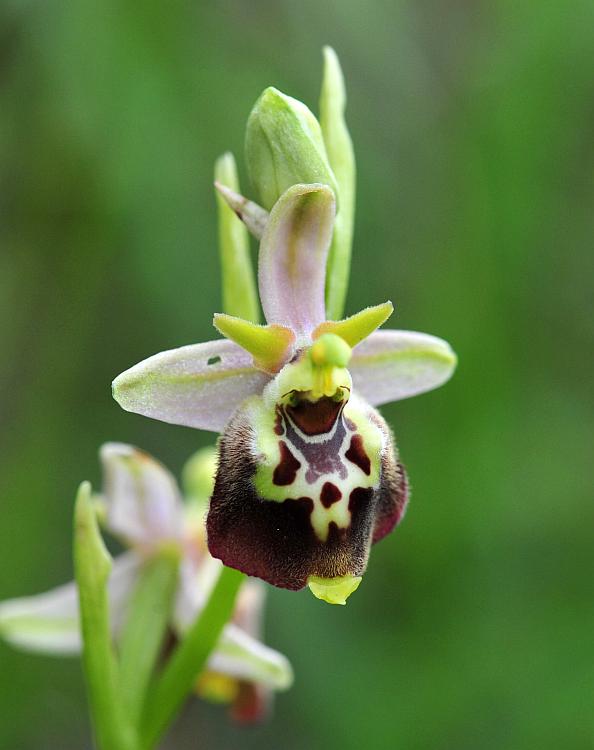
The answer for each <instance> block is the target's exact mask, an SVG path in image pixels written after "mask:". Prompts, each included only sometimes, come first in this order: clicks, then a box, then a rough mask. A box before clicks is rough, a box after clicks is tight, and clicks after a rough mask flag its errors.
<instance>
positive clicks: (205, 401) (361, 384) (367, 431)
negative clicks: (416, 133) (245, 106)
mask: <svg viewBox="0 0 594 750" xmlns="http://www.w3.org/2000/svg"><path fill="white" fill-rule="evenodd" d="M321 109H322V127H320V124H319V123H318V121H317V120H316V118H315V117H314V115H313V114H312V113H311V112H310V111H309V110H308V109H307V107H305V105H304V104H302V103H301V102H297V101H296V100H294V99H291V98H290V97H286V96H285V95H284V94H281V92H278V91H277V90H276V89H267V90H266V91H265V92H264V94H262V96H261V98H260V99H259V101H258V103H257V104H256V106H255V108H254V110H253V112H252V114H251V116H250V120H249V121H248V131H247V140H246V146H247V157H248V164H249V167H250V172H251V175H252V180H253V182H254V183H255V185H256V189H257V191H258V193H259V195H260V196H261V200H262V202H263V204H264V205H263V206H262V205H259V204H258V203H257V202H255V201H252V200H249V199H248V198H246V197H244V196H242V195H241V194H240V193H239V192H238V190H237V185H236V179H235V178H234V179H232V180H230V181H227V182H226V183H225V181H224V180H219V181H218V182H217V183H216V187H217V189H218V191H219V194H220V196H222V199H224V200H225V201H226V202H227V204H228V206H229V207H230V208H231V209H232V210H233V211H234V213H235V214H236V216H237V217H239V219H241V220H242V221H243V222H244V224H245V226H246V227H247V228H248V229H249V231H250V232H251V233H252V234H253V235H254V236H255V237H256V238H257V239H258V240H259V242H260V246H259V260H258V287H259V297H260V302H261V305H262V309H263V312H264V316H265V318H266V325H258V324H257V322H255V315H256V314H255V313H254V314H252V315H251V319H248V316H247V315H243V317H242V316H240V315H231V314H215V316H214V326H215V328H216V329H217V330H218V331H219V333H221V334H222V335H223V336H224V338H222V339H219V340H215V341H210V342H206V343H200V344H193V345H189V346H182V347H180V348H177V349H172V350H170V351H165V352H162V353H160V354H156V355H154V356H152V357H149V358H148V359H146V360H144V361H143V362H141V363H140V364H137V365H136V366H134V367H132V368H131V369H129V370H127V371H126V372H124V373H122V374H121V375H119V376H118V377H117V378H116V379H115V381H114V383H113V393H114V397H115V399H116V400H117V401H118V403H119V404H120V405H121V406H122V407H123V408H124V409H126V410H128V411H132V412H136V413H138V414H142V415H145V416H148V417H152V418H155V419H160V420H162V421H165V422H170V423H172V424H178V425H185V426H188V427H193V428H198V429H203V430H212V431H215V432H220V433H221V435H222V436H221V439H220V441H219V455H218V470H217V474H216V481H215V486H214V492H213V494H212V498H211V501H210V508H209V512H208V519H207V530H208V546H209V549H210V552H211V554H212V555H213V557H216V558H218V559H220V560H222V562H223V563H224V564H225V565H227V566H229V567H232V568H236V569H237V570H240V571H242V572H244V573H247V574H248V575H250V576H256V577H259V578H262V579H263V580H265V581H268V582H269V583H271V584H273V585H275V586H279V587H283V588H287V589H293V590H297V589H301V588H303V587H304V586H306V585H309V587H310V589H311V591H312V592H313V593H314V594H315V595H316V596H317V597H318V598H321V599H323V600H325V601H328V602H330V603H335V604H344V603H345V600H346V598H347V597H348V596H349V595H350V593H352V591H354V590H355V589H356V588H357V586H358V585H359V583H360V581H361V576H362V575H363V573H364V571H365V569H366V567H367V562H368V558H369V553H370V548H371V545H372V544H373V543H375V542H378V541H379V540H380V539H382V538H383V537H384V536H386V535H387V534H388V533H389V532H391V531H392V530H393V529H394V528H395V526H396V525H397V524H398V523H399V522H400V520H401V519H402V517H403V515H404V512H405V509H406V506H407V503H408V496H409V489H408V480H407V475H406V472H405V469H404V467H403V465H402V462H401V461H400V456H399V452H398V449H397V446H396V442H395V440H394V438H393V435H392V432H391V430H390V428H389V427H388V425H387V424H386V422H385V421H384V419H383V418H382V416H381V415H380V413H379V412H378V411H377V409H376V408H375V407H377V406H380V405H382V404H386V403H389V402H391V401H397V400H399V399H404V398H408V397H410V396H415V395H417V394H420V393H423V392H425V391H429V390H431V389H433V388H436V387H438V386H440V385H441V384H442V383H444V382H445V381H446V380H448V378H449V377H450V376H451V374H452V372H453V370H454V368H455V364H456V357H455V354H454V353H453V351H452V349H451V348H450V346H449V345H448V344H447V343H446V342H445V341H443V340H442V339H439V338H436V337H435V336H431V335H428V334H425V333H417V332H414V331H400V330H381V331H378V330H377V329H378V328H379V327H380V326H381V325H382V324H383V323H384V322H385V321H386V320H387V319H388V317H389V316H390V315H391V313H392V310H393V306H392V303H391V302H384V303H382V304H379V305H376V306H374V307H368V308H366V309H364V310H362V311H361V312H358V313H356V314H355V315H352V316H350V317H347V318H344V319H333V318H340V313H339V312H338V311H339V310H341V308H342V298H343V293H342V287H343V285H344V280H345V268H347V269H348V258H349V253H350V239H351V235H352V211H353V210H354V199H353V190H354V162H353V160H352V152H351V151H349V144H350V140H349V139H348V133H347V132H346V130H345V126H344V122H343V120H342V111H343V109H344V87H343V83H342V76H341V74H340V68H339V67H338V62H337V59H336V57H335V55H334V53H332V52H331V51H330V52H328V50H326V73H325V81H324V86H323V94H322V102H321ZM231 183H233V184H231ZM268 209H269V210H268ZM232 219H233V220H234V221H237V219H236V218H235V217H232ZM234 226H235V225H234ZM228 239H230V235H229V237H228ZM241 253H242V254H241V267H242V268H245V264H244V261H245V258H246V256H245V250H244V249H242V250H241ZM223 263H224V270H225V263H227V266H226V271H227V278H235V280H236V281H237V284H236V289H237V288H240V287H241V284H242V283H244V288H245V289H246V290H247V289H249V288H250V284H249V278H248V277H247V276H244V275H242V274H244V271H239V270H238V271H237V272H236V275H235V277H234V276H233V274H234V271H233V268H232V267H231V266H230V264H229V262H228V261H225V259H224V258H223ZM238 268H239V266H238ZM247 296H248V294H247V292H246V294H245V295H244V297H245V298H246V299H247ZM226 309H227V312H229V309H228V307H227V308H226ZM250 309H251V307H250Z"/></svg>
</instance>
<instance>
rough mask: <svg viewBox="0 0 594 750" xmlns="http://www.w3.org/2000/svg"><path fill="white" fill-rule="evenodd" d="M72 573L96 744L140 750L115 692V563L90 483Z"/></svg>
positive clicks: (77, 523) (77, 521)
mask: <svg viewBox="0 0 594 750" xmlns="http://www.w3.org/2000/svg"><path fill="white" fill-rule="evenodd" d="M74 569H75V574H76V582H77V585H78V595H79V605H80V619H81V630H82V639H83V653H82V660H83V668H84V673H85V678H86V683H87V694H88V700H89V708H90V712H91V718H92V722H93V728H94V733H95V739H96V744H97V746H98V747H99V748H100V750H137V748H138V742H137V738H136V735H135V732H134V729H133V727H132V725H131V724H130V723H129V722H128V721H126V719H125V716H124V713H123V710H122V704H121V701H120V700H119V695H118V691H117V687H118V664H117V661H116V658H115V654H114V652H113V648H112V643H111V635H110V629H109V602H108V597H107V581H108V579H109V574H110V572H111V557H110V555H109V552H108V551H107V550H106V548H105V545H104V544H103V539H102V538H101V534H100V532H99V527H98V525H97V518H96V516H95V511H94V509H93V505H92V500H91V486H90V484H89V483H88V482H83V483H82V484H81V486H80V488H79V491H78V495H77V498H76V505H75V509H74Z"/></svg>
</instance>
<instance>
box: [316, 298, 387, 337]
mask: <svg viewBox="0 0 594 750" xmlns="http://www.w3.org/2000/svg"><path fill="white" fill-rule="evenodd" d="M393 310H394V305H393V304H392V303H391V302H384V303H383V304H381V305H375V306H374V307H366V308H365V310H361V312H358V313H355V315H351V316H350V318H345V319H344V320H337V321H334V320H328V321H326V322H325V323H322V324H321V325H319V326H318V327H317V328H316V330H315V331H314V333H313V338H314V339H317V338H318V337H319V336H323V335H324V334H325V333H335V334H336V335H337V336H340V338H341V339H344V341H346V342H347V344H348V345H349V346H357V344H360V343H361V341H363V340H364V339H366V338H367V337H368V336H370V335H371V334H372V333H373V332H374V331H375V329H376V328H379V326H381V325H382V323H385V322H386V320H388V318H389V317H390V315H391V314H392V312H393Z"/></svg>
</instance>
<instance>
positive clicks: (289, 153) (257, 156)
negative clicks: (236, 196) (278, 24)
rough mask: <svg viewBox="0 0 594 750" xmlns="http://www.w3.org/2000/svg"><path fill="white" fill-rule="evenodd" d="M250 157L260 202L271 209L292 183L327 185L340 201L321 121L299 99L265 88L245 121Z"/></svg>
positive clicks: (248, 162)
mask: <svg viewBox="0 0 594 750" xmlns="http://www.w3.org/2000/svg"><path fill="white" fill-rule="evenodd" d="M245 149H246V160H247V165H248V170H249V173H250V177H251V180H252V183H253V185H254V188H255V190H256V192H257V194H258V199H259V202H260V203H261V204H262V205H263V206H264V208H266V209H271V208H272V206H273V205H274V204H275V203H276V201H277V200H278V198H279V197H280V196H281V195H282V193H284V192H285V190H287V189H288V188H290V187H291V186H292V185H297V184H299V183H302V184H310V183H322V184H324V185H328V186H329V187H330V188H331V189H332V190H333V192H334V195H335V196H336V199H337V201H338V185H337V182H336V177H335V176H334V172H333V171H332V169H331V167H330V164H329V162H328V155H327V154H326V147H325V146H324V140H323V138H322V131H321V129H320V124H319V122H318V121H317V120H316V118H315V116H314V115H313V114H312V113H311V112H310V110H309V109H308V108H307V107H306V106H305V104H303V103H302V102H300V101H298V100H297V99H293V98H292V97H290V96H286V95H285V94H283V93H281V92H280V91H278V89H275V88H272V87H270V88H267V89H266V90H265V91H264V92H263V93H262V95H261V96H260V98H259V99H258V101H257V102H256V104H255V106H254V108H253V110H252V112H251V114H250V116H249V119H248V123H247V131H246V140H245Z"/></svg>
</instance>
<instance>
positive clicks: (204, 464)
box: [0, 443, 292, 720]
mask: <svg viewBox="0 0 594 750" xmlns="http://www.w3.org/2000/svg"><path fill="white" fill-rule="evenodd" d="M100 456H101V462H102V466H103V493H102V494H101V495H99V496H97V497H96V498H95V507H96V509H97V513H98V514H99V516H100V518H102V521H103V524H104V526H105V529H106V530H108V531H109V532H110V533H111V534H112V535H113V536H114V537H115V538H116V539H118V540H119V541H120V542H121V543H122V544H123V545H124V546H125V547H127V548H128V549H127V551H125V552H124V553H123V554H121V555H120V556H119V557H117V558H116V559H115V561H114V565H113V569H112V574H111V576H110V579H109V583H108V592H109V603H110V611H111V630H112V636H113V638H114V639H115V641H116V643H118V642H119V640H120V639H121V636H122V630H123V627H124V624H125V621H126V616H127V607H128V605H129V603H130V600H131V597H132V594H133V592H134V590H135V589H136V586H137V584H138V580H139V576H140V574H141V572H142V570H143V568H145V567H146V565H147V564H148V563H149V562H150V560H151V559H154V558H155V557H156V556H158V555H159V554H160V553H161V552H162V551H163V550H175V551H176V553H177V554H178V556H179V560H180V565H179V573H178V579H177V584H176V586H175V593H174V598H173V607H172V611H171V616H170V630H171V633H172V635H175V636H177V637H183V635H184V633H185V632H186V630H187V629H188V628H189V626H190V625H191V623H192V622H193V621H194V620H195V618H196V617H197V616H198V614H199V613H200V611H201V609H202V608H203V607H204V605H205V602H206V601H207V600H208V598H209V596H210V592H211V590H212V588H213V585H214V583H215V581H216V579H217V576H218V574H219V572H220V569H221V567H222V566H221V563H220V562H219V561H218V560H215V559H214V558H213V557H211V555H210V554H209V553H208V550H207V547H206V532H205V527H204V512H205V509H206V504H207V501H208V495H209V493H210V491H211V489H212V477H213V470H214V455H213V451H212V449H205V450H203V451H200V452H199V453H198V454H196V456H195V457H193V458H192V459H190V461H189V462H188V464H187V466H186V469H185V471H184V476H185V480H186V481H185V484H186V488H187V492H186V495H187V497H186V502H185V503H184V502H183V501H182V496H181V492H180V490H179V488H178V486H177V484H176V482H175V480H174V478H173V476H172V475H171V474H170V473H169V472H168V471H167V469H166V468H165V467H164V466H162V465H161V464H160V463H159V462H157V461H156V460H155V459H153V458H151V457H150V456H148V455H147V454H145V453H143V452H141V451H139V450H137V449H136V448H133V447H132V446H129V445H123V444H119V443H107V444H106V445H103V446H102V448H101V451H100ZM263 603H264V590H263V587H262V586H261V585H260V582H259V581H256V580H254V579H250V580H248V581H247V582H246V583H245V584H244V585H243V587H242V588H241V590H240V593H239V597H238V599H237V603H236V608H235V613H234V617H233V621H232V622H230V623H228V624H227V625H226V626H225V628H224V630H223V633H222V636H221V638H220V640H219V643H218V646H217V647H216V649H215V650H214V651H213V652H212V653H211V655H210V658H209V660H208V663H207V666H206V670H205V671H204V672H203V673H202V675H200V677H199V678H198V681H197V683H196V691H197V692H198V694H199V695H201V696H202V697H205V698H213V699H215V700H221V699H226V700H229V701H233V702H234V706H233V715H234V716H236V717H237V718H240V719H247V720H253V719H258V718H261V717H262V716H263V715H264V713H265V710H266V707H267V704H268V702H269V692H270V691H271V690H283V689H286V688H287V687H289V685H290V684H291V681H292V671H291V666H290V664H289V663H288V661H287V659H286V658H285V657H284V656H283V655H282V654H280V653H278V652H277V651H274V650H272V649H270V648H268V647H267V646H265V645H264V644H263V643H261V642H260V641H259V640H258V636H259V632H260V627H261V623H260V618H261V611H262V607H263ZM0 635H1V636H2V637H3V638H4V639H5V640H7V641H8V642H9V643H11V644H12V645H14V646H16V647H17V648H21V649H24V650H28V651H36V652H41V653H47V654H56V655H68V654H78V653H79V652H80V651H81V646H82V643H81V634H80V623H79V609H78V596H77V591H76V585H75V583H74V582H73V583H69V584H66V585H64V586H60V587H59V588H56V589H53V590H52V591H48V592H46V593H44V594H40V595H38V596H31V597H25V598H20V599H13V600H10V601H5V602H2V603H0Z"/></svg>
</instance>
